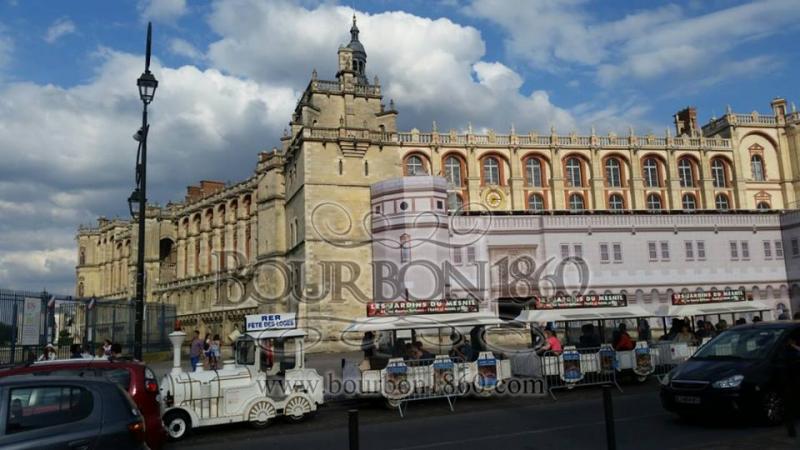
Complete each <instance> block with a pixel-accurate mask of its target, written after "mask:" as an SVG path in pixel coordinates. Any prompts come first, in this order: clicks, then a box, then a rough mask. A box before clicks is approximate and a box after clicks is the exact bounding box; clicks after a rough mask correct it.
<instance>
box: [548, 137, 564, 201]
mask: <svg viewBox="0 0 800 450" xmlns="http://www.w3.org/2000/svg"><path fill="white" fill-rule="evenodd" d="M561 156H562V155H561V152H560V151H559V150H558V149H555V148H551V149H550V163H551V165H552V166H553V169H552V170H553V179H552V189H551V192H552V197H551V199H550V208H551V209H566V200H565V192H566V191H565V190H564V166H563V164H562V163H561Z"/></svg>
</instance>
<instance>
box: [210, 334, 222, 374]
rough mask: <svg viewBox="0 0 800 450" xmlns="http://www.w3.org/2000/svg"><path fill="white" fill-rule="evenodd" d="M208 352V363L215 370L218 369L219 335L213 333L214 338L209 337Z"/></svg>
mask: <svg viewBox="0 0 800 450" xmlns="http://www.w3.org/2000/svg"><path fill="white" fill-rule="evenodd" d="M208 353H209V355H210V361H209V365H210V366H211V368H212V369H214V370H217V369H219V358H220V356H221V355H220V353H221V352H220V342H219V335H218V334H215V335H214V338H213V339H211V345H209V348H208Z"/></svg>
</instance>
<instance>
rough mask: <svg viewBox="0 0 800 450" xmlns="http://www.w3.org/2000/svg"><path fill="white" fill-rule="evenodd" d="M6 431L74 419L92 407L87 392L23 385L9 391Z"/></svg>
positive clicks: (10, 431)
mask: <svg viewBox="0 0 800 450" xmlns="http://www.w3.org/2000/svg"><path fill="white" fill-rule="evenodd" d="M9 405H10V407H9V409H8V415H7V416H6V434H13V433H19V432H22V431H32V430H37V429H43V428H49V427H55V426H58V425H63V424H67V423H70V422H77V421H80V420H83V419H85V418H86V417H88V416H89V415H90V414H91V413H92V410H93V409H94V397H93V396H92V393H91V392H90V391H87V390H86V389H84V388H81V387H73V386H48V387H26V388H17V389H12V390H11V392H10V393H9Z"/></svg>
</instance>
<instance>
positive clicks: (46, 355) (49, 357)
mask: <svg viewBox="0 0 800 450" xmlns="http://www.w3.org/2000/svg"><path fill="white" fill-rule="evenodd" d="M55 359H56V348H55V347H53V344H47V345H45V346H44V352H42V356H40V357H39V361H53V360H55Z"/></svg>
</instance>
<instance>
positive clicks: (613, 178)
mask: <svg viewBox="0 0 800 450" xmlns="http://www.w3.org/2000/svg"><path fill="white" fill-rule="evenodd" d="M621 172H622V170H621V169H620V163H619V160H618V159H616V158H609V159H607V160H606V183H607V185H608V186H610V187H620V186H622V173H621Z"/></svg>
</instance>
